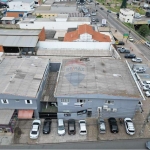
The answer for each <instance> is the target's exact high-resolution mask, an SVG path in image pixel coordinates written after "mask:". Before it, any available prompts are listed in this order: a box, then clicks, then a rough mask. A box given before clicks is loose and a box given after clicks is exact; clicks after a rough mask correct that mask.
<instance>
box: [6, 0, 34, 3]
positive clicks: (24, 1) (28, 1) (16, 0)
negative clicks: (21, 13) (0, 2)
mask: <svg viewBox="0 0 150 150" xmlns="http://www.w3.org/2000/svg"><path fill="white" fill-rule="evenodd" d="M33 1H34V0H21V2H23V3H32V2H33ZM10 2H20V0H12V1H9V3H10Z"/></svg>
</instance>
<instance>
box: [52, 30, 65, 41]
mask: <svg viewBox="0 0 150 150" xmlns="http://www.w3.org/2000/svg"><path fill="white" fill-rule="evenodd" d="M66 33H67V31H65V30H64V31H57V32H56V34H55V36H54V39H58V37H65V34H66Z"/></svg>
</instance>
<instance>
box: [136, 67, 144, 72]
mask: <svg viewBox="0 0 150 150" xmlns="http://www.w3.org/2000/svg"><path fill="white" fill-rule="evenodd" d="M133 71H134V72H137V73H144V72H146V69H145V68H144V67H139V68H134V69H133Z"/></svg>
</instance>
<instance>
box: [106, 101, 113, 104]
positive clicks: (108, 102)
mask: <svg viewBox="0 0 150 150" xmlns="http://www.w3.org/2000/svg"><path fill="white" fill-rule="evenodd" d="M105 104H114V101H110V100H106V101H105Z"/></svg>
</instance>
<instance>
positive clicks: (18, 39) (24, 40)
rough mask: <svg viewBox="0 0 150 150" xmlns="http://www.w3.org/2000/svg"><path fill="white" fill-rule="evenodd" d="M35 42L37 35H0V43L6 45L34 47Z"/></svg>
mask: <svg viewBox="0 0 150 150" xmlns="http://www.w3.org/2000/svg"><path fill="white" fill-rule="evenodd" d="M0 32H1V31H0ZM37 42H38V36H0V45H3V46H8V47H9V46H11V47H35V46H36V44H37Z"/></svg>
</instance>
